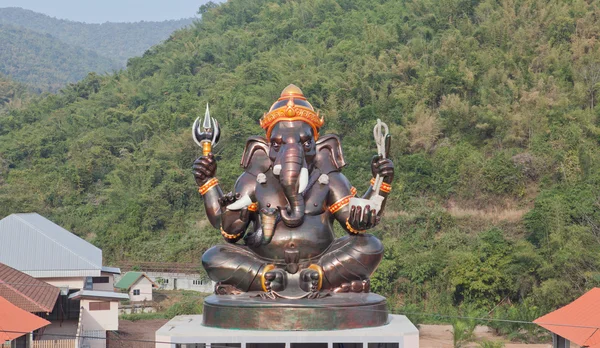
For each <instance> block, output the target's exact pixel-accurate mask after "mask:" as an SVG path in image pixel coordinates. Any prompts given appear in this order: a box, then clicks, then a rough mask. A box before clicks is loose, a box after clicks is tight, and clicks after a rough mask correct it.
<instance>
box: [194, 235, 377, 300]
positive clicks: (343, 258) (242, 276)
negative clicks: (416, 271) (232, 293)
mask: <svg viewBox="0 0 600 348" xmlns="http://www.w3.org/2000/svg"><path fill="white" fill-rule="evenodd" d="M382 257H383V245H382V244H381V242H380V241H379V239H377V238H376V237H374V236H372V235H370V234H362V235H348V236H345V237H342V238H339V239H336V240H335V241H334V242H333V243H332V244H331V246H330V247H329V248H328V249H327V250H326V251H325V253H323V254H322V255H321V256H320V257H319V258H316V259H313V260H303V261H304V262H302V263H303V264H305V266H304V267H308V266H309V265H310V264H313V263H314V264H317V265H318V266H320V267H321V268H322V270H323V279H322V289H325V290H332V291H341V292H347V291H353V292H368V291H369V277H370V276H371V274H372V273H373V271H375V269H376V268H377V266H378V265H379V262H380V261H381V258H382ZM268 264H269V262H268V261H266V260H263V259H261V258H259V257H258V256H257V255H256V254H255V253H253V252H252V251H250V250H249V249H248V248H246V247H244V246H240V245H236V244H224V245H216V246H213V247H211V248H210V249H208V250H207V251H206V252H205V253H204V255H202V265H203V266H204V268H205V269H206V272H207V273H208V276H209V277H210V279H212V280H214V281H215V282H217V283H218V284H225V285H229V286H232V287H233V288H234V289H237V290H239V291H242V292H247V291H261V290H263V284H262V283H261V275H262V271H263V269H264V268H265V266H267V265H268ZM278 266H280V265H278ZM282 272H283V271H282Z"/></svg>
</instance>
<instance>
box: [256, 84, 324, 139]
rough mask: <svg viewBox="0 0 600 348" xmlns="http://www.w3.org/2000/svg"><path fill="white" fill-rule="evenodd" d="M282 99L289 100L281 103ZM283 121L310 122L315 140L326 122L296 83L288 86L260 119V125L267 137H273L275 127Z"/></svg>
mask: <svg viewBox="0 0 600 348" xmlns="http://www.w3.org/2000/svg"><path fill="white" fill-rule="evenodd" d="M281 101H287V102H283V103H280V102H281ZM281 121H303V122H305V123H308V124H309V125H310V126H311V127H312V129H313V133H314V137H315V140H317V139H318V138H319V128H321V127H323V124H324V123H325V121H324V120H323V118H322V117H320V116H319V113H318V112H315V110H314V108H313V107H312V105H310V103H308V102H307V101H306V98H305V97H304V94H303V93H302V90H300V88H298V87H297V86H295V85H289V86H287V87H286V88H285V89H284V90H283V92H281V96H280V97H279V99H278V100H277V101H276V102H275V103H274V104H273V106H271V109H270V110H269V112H268V113H266V114H264V115H263V117H262V118H261V119H260V126H261V127H262V128H263V129H264V130H265V131H266V132H267V139H269V138H270V137H271V130H272V129H273V127H274V126H275V125H276V124H277V123H278V122H281Z"/></svg>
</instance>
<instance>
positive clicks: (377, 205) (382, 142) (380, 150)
mask: <svg viewBox="0 0 600 348" xmlns="http://www.w3.org/2000/svg"><path fill="white" fill-rule="evenodd" d="M389 133H390V129H389V128H388V126H387V124H385V123H383V122H381V120H380V119H377V124H375V127H374V128H373V137H374V138H375V144H376V145H377V154H378V155H379V156H381V159H384V158H386V157H385V156H386V148H387V147H388V146H389V141H390V140H389V136H388V134H389ZM382 183H383V177H381V176H380V175H379V174H377V176H375V183H374V184H373V192H375V194H374V195H373V196H371V198H370V199H364V198H358V197H352V198H351V199H350V206H353V205H354V206H357V207H361V208H362V209H365V206H367V205H369V206H370V208H371V209H375V212H376V213H379V209H381V203H383V199H384V197H383V196H382V195H380V194H379V190H380V188H381V184H382Z"/></svg>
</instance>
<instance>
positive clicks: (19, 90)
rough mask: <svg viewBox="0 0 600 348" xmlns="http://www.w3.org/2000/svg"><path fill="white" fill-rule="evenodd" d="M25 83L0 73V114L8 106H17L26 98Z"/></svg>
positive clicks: (8, 107) (5, 110)
mask: <svg viewBox="0 0 600 348" xmlns="http://www.w3.org/2000/svg"><path fill="white" fill-rule="evenodd" d="M28 95H29V93H28V92H27V88H26V87H25V85H23V84H20V83H18V82H15V81H13V80H11V79H9V78H8V77H6V76H2V75H0V115H2V113H4V112H7V110H8V109H10V108H13V109H14V108H19V107H21V106H22V105H23V102H24V101H25V100H27V99H28Z"/></svg>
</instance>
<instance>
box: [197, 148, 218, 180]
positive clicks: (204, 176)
mask: <svg viewBox="0 0 600 348" xmlns="http://www.w3.org/2000/svg"><path fill="white" fill-rule="evenodd" d="M192 169H193V171H194V179H196V184H197V185H198V186H202V185H204V184H206V182H207V181H208V180H209V179H211V178H214V177H215V174H216V173H217V161H216V160H215V156H214V155H213V154H212V153H209V154H208V156H201V157H198V159H196V160H195V161H194V165H193V166H192Z"/></svg>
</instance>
